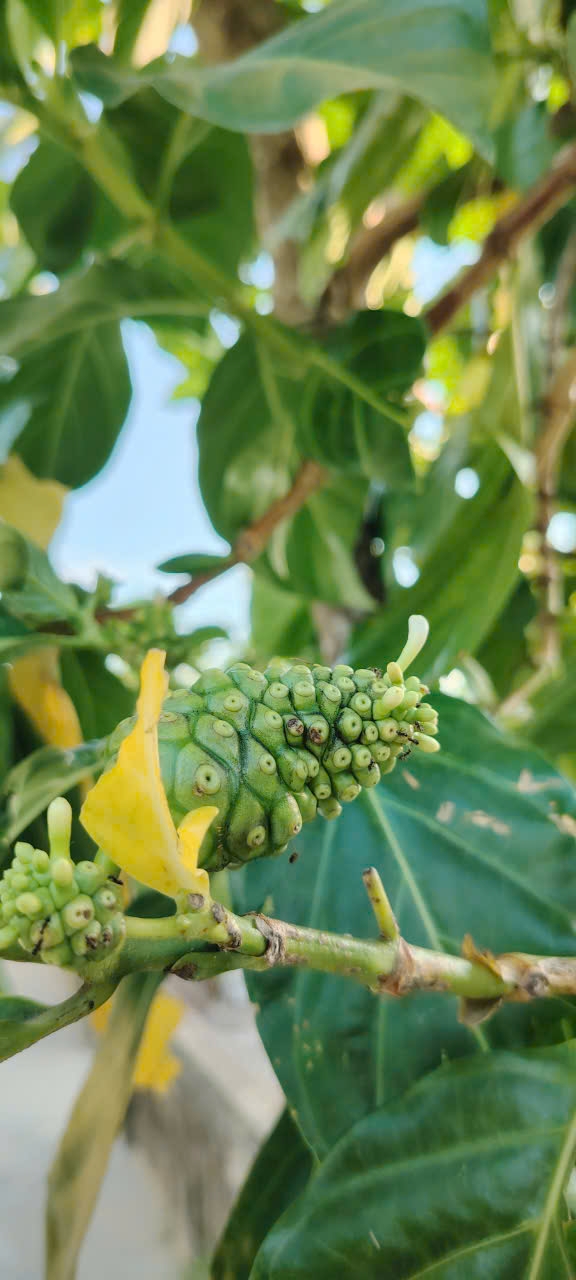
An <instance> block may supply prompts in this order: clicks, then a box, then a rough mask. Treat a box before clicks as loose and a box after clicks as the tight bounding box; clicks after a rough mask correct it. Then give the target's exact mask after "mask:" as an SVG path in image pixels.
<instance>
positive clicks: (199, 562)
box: [157, 551, 230, 578]
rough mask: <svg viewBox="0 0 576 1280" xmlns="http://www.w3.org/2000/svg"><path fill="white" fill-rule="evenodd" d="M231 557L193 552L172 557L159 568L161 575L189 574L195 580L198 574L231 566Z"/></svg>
mask: <svg viewBox="0 0 576 1280" xmlns="http://www.w3.org/2000/svg"><path fill="white" fill-rule="evenodd" d="M229 560H230V557H229V556H211V555H205V554H204V552H202V551H191V552H190V553H189V554H188V555H182V556H172V558H171V559H170V560H164V561H163V563H162V564H159V565H158V566H157V568H158V569H160V571H161V573H189V574H190V576H191V577H192V578H193V577H194V576H195V574H197V573H210V572H211V570H212V569H224V568H225V567H227V565H228V564H229Z"/></svg>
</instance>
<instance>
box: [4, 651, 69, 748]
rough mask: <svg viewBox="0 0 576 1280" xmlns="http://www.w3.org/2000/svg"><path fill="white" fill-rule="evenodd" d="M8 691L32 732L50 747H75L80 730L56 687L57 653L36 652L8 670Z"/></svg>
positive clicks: (63, 695)
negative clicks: (31, 725)
mask: <svg viewBox="0 0 576 1280" xmlns="http://www.w3.org/2000/svg"><path fill="white" fill-rule="evenodd" d="M9 680H10V688H11V690H12V693H13V695H14V697H15V698H16V701H17V702H18V703H19V704H20V706H21V707H22V709H23V711H25V712H26V715H27V716H28V719H29V720H30V721H31V722H32V724H33V725H34V728H35V729H36V731H37V732H38V733H39V734H40V737H41V738H43V739H44V741H45V742H47V743H49V745H50V746H51V747H64V748H66V747H77V746H78V745H79V744H80V743H81V742H82V729H81V728H80V721H79V719H78V715H77V713H76V708H75V706H74V703H73V702H72V699H71V698H70V696H69V695H68V694H67V693H66V690H65V689H63V688H62V685H61V683H60V672H59V669H58V650H57V649H56V648H52V647H50V648H46V649H36V650H34V652H32V653H29V654H25V655H24V657H23V658H19V659H18V661H17V662H15V663H14V665H13V666H12V667H10V668H9Z"/></svg>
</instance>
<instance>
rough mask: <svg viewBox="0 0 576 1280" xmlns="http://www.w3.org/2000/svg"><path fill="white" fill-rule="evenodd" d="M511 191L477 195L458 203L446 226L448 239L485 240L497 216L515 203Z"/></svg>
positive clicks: (515, 198)
mask: <svg viewBox="0 0 576 1280" xmlns="http://www.w3.org/2000/svg"><path fill="white" fill-rule="evenodd" d="M517 199H518V197H517V195H515V194H514V192H513V191H502V192H500V193H499V194H498V195H495V196H478V197H477V199H475V200H469V201H468V202H467V203H466V204H463V205H460V208H459V209H457V210H456V213H455V214H454V217H453V218H452V221H451V223H450V226H449V227H448V240H449V241H452V240H461V239H464V240H485V239H486V236H487V235H489V233H490V232H491V230H492V227H493V226H494V223H495V222H497V220H498V218H500V217H501V216H502V214H503V213H506V212H507V210H508V209H510V208H511V207H512V205H513V204H516V201H517Z"/></svg>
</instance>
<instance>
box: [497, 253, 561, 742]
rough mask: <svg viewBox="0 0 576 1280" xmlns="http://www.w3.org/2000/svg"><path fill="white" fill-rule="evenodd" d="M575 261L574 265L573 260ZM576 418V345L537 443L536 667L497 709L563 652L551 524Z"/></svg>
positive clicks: (525, 691) (538, 680)
mask: <svg viewBox="0 0 576 1280" xmlns="http://www.w3.org/2000/svg"><path fill="white" fill-rule="evenodd" d="M575 265H576V264H575ZM575 418H576V348H573V349H572V350H571V351H570V352H569V353H568V356H567V357H566V359H565V361H564V364H563V365H561V366H560V368H559V369H558V370H557V372H556V374H555V376H554V378H553V380H552V384H551V386H550V389H549V391H548V395H547V397H546V400H545V402H544V407H543V414H542V429H541V431H540V435H539V438H538V440H537V443H536V449H535V454H536V477H537V518H536V528H537V530H538V532H539V534H540V545H541V550H540V554H541V559H542V568H541V572H540V576H539V578H538V579H537V583H536V585H537V588H538V593H539V596H540V610H539V613H538V616H537V618H536V628H537V631H538V635H539V645H538V653H537V655H536V657H537V665H536V670H535V671H533V672H532V674H531V675H530V676H529V677H528V679H527V680H525V681H524V682H523V684H521V685H520V686H519V688H517V689H515V690H514V692H513V693H511V694H510V697H509V698H506V699H505V701H504V702H503V703H502V704H501V706H500V710H499V714H500V715H501V716H503V717H505V718H506V717H509V716H513V715H514V714H515V713H516V712H517V711H518V708H519V707H522V705H523V704H524V703H526V702H527V701H528V700H529V699H530V698H531V697H533V696H534V694H535V693H537V692H538V690H539V689H541V688H542V686H543V685H544V684H546V683H547V681H548V680H549V679H550V677H551V676H553V675H555V674H557V671H558V667H559V665H560V661H561V657H562V648H561V639H560V634H559V629H558V623H559V619H560V617H561V616H562V611H563V608H564V590H563V575H562V567H561V564H560V560H559V557H558V554H557V552H556V551H555V549H554V547H553V546H552V545H551V543H550V542H549V541H548V536H547V534H548V526H549V524H550V521H551V519H552V516H553V515H554V512H555V510H556V507H557V495H558V473H559V470H560V463H561V461H562V453H563V450H564V446H565V444H566V441H567V439H568V436H569V434H570V431H571V428H572V426H573V424H574V419H575Z"/></svg>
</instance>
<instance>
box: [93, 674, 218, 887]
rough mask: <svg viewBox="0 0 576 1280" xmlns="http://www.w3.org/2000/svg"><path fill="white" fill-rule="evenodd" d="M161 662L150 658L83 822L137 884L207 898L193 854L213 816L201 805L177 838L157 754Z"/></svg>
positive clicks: (163, 688) (163, 682)
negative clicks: (128, 726) (127, 728)
mask: <svg viewBox="0 0 576 1280" xmlns="http://www.w3.org/2000/svg"><path fill="white" fill-rule="evenodd" d="M165 657H166V655H165V653H163V652H162V650H160V649H150V651H149V653H147V655H146V657H145V659H144V662H143V664H142V671H141V678H140V697H139V698H138V705H137V716H136V724H135V725H134V728H133V729H132V731H131V733H129V734H128V737H127V738H125V739H124V741H123V742H122V744H121V746H120V749H119V752H118V757H117V760H116V763H115V764H114V765H113V766H112V768H111V769H109V770H108V771H107V772H106V773H103V774H102V776H101V778H99V779H98V782H97V783H96V785H95V786H94V787H93V788H92V790H91V791H90V792H89V794H88V797H87V799H86V800H85V802H84V805H83V807H82V812H81V814H80V818H81V821H82V823H83V824H84V826H85V828H86V830H87V832H88V834H89V835H90V836H92V839H93V840H94V841H95V842H96V844H98V845H100V847H101V848H102V849H104V850H105V851H106V853H107V854H109V856H110V857H111V858H113V859H114V861H115V862H116V863H117V864H118V866H119V867H122V869H123V870H124V871H126V872H127V873H128V875H130V876H133V877H134V879H136V880H139V881H140V882H141V884H145V885H148V887H149V888H150V889H157V890H158V892H159V893H165V894H168V896H169V897H176V895H177V894H178V893H181V892H182V890H183V889H185V890H189V891H191V892H193V893H202V894H207V893H208V885H209V881H208V876H207V873H206V872H205V871H201V870H199V869H198V854H199V852H200V845H201V844H202V840H203V838H204V836H205V834H206V832H207V830H208V827H209V826H210V823H211V822H213V820H214V818H215V817H216V815H217V813H218V809H217V808H216V807H215V806H212V805H205V806H204V807H203V808H201V809H197V810H195V811H194V813H193V814H188V816H187V817H186V818H185V819H184V821H183V823H182V825H181V826H180V828H179V830H178V832H177V831H176V828H175V826H174V823H173V821H172V815H171V813H170V809H169V808H168V801H167V799H166V793H165V791H164V787H163V784H162V775H161V772H160V757H159V753H158V719H159V717H160V713H161V710H162V702H163V700H164V697H165V695H166V689H167V683H168V682H167V676H166V674H165V671H164V660H165Z"/></svg>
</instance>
